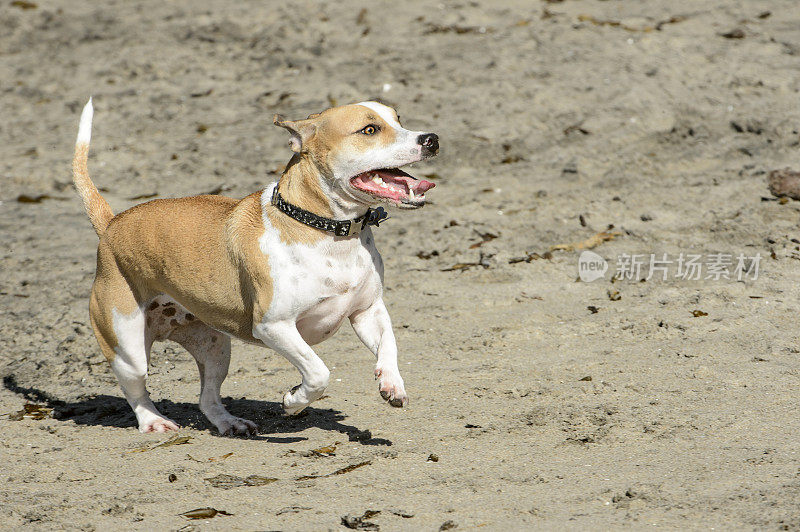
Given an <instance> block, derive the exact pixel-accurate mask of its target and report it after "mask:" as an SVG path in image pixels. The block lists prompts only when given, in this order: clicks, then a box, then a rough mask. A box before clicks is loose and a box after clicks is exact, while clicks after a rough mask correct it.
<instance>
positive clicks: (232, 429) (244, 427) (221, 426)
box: [215, 416, 258, 436]
mask: <svg viewBox="0 0 800 532" xmlns="http://www.w3.org/2000/svg"><path fill="white" fill-rule="evenodd" d="M215 424H216V425H217V430H219V433H220V434H222V435H223V436H255V435H256V434H258V425H256V424H255V423H253V422H252V421H250V420H249V419H243V418H240V417H234V416H230V417H229V418H226V419H223V420H221V421H218V422H217V423H215Z"/></svg>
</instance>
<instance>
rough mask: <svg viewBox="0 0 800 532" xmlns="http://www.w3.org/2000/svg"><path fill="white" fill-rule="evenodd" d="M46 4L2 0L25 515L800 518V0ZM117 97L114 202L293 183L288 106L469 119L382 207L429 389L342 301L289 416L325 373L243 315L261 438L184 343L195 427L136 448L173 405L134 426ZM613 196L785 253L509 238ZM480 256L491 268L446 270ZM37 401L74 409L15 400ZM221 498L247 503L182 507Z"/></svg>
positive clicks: (640, 233)
mask: <svg viewBox="0 0 800 532" xmlns="http://www.w3.org/2000/svg"><path fill="white" fill-rule="evenodd" d="M33 1H35V2H36V3H37V4H38V6H37V7H35V8H31V9H22V7H23V4H24V2H13V3H12V2H10V1H8V0H3V2H2V5H0V28H2V29H1V30H0V91H1V93H2V96H0V117H2V120H0V179H1V180H2V181H0V200H2V204H0V272H1V273H0V376H2V377H3V386H2V387H0V413H2V414H4V415H2V416H0V464H2V466H1V467H0V482H1V483H2V488H0V527H2V528H4V529H19V528H20V527H23V526H25V527H27V528H29V529H33V530H72V529H81V530H112V529H118V530H119V529H135V530H154V529H155V530H177V529H181V527H186V526H194V527H197V528H199V529H202V530H214V529H220V530H222V529H226V530H227V529H241V530H264V529H282V530H325V529H334V530H336V529H341V528H343V525H342V524H341V518H342V516H344V515H347V514H351V515H355V516H361V515H362V514H363V513H364V512H365V511H367V510H375V511H379V512H380V513H379V514H377V515H375V516H372V517H368V518H367V519H366V521H368V522H371V523H375V524H377V525H379V526H380V529H381V530H400V529H403V530H438V529H439V527H440V526H442V525H443V524H444V523H446V522H448V521H449V522H451V523H452V524H454V525H456V526H457V527H458V529H459V530H471V529H476V528H481V529H483V530H505V529H522V528H545V529H555V528H569V529H581V528H587V527H595V528H604V529H608V528H612V529H619V528H636V529H638V528H645V527H650V526H652V525H656V526H660V527H663V528H698V529H701V528H702V529H708V528H710V527H715V528H717V527H719V528H738V529H764V528H766V529H776V528H790V529H796V528H798V527H800V508H799V507H798V500H800V478H799V477H798V469H799V468H800V461H798V458H800V455H798V454H796V453H798V452H800V447H798V443H797V442H798V433H800V421H799V420H798V418H799V416H798V401H797V399H798V397H797V395H798V392H797V390H798V378H799V376H800V355H799V354H798V347H800V346H799V345H798V338H797V321H798V295H800V294H799V292H800V290H799V289H798V286H799V284H798V283H799V282H800V274H798V265H799V264H798V260H799V259H800V252H798V240H797V239H798V238H800V229H799V228H798V217H799V216H800V204H799V203H798V202H795V201H790V202H786V203H780V202H778V201H774V199H772V200H770V201H767V200H763V199H762V198H765V197H769V192H768V190H767V188H766V184H765V177H766V174H767V173H768V172H769V171H770V170H772V169H775V168H783V167H786V166H790V167H794V168H798V167H799V166H800V146H798V140H799V139H800V136H799V135H798V130H799V129H800V94H799V93H798V91H799V90H800V77H799V75H800V63H799V62H798V57H799V56H800V10H798V8H797V4H796V2H795V1H793V0H783V1H781V0H772V1H756V0H753V1H744V0H708V1H703V2H698V1H693V0H677V1H673V2H663V1H661V0H639V1H627V2H623V1H617V0H612V1H589V0H587V1H580V0H565V1H563V2H558V1H551V2H539V1H533V0H531V1H516V2H515V1H508V2H491V3H490V2H470V1H444V2H441V3H436V2H433V3H432V2H421V1H412V2H386V3H378V2H374V3H372V2H370V3H366V2H355V1H350V0H345V1H342V2H335V3H334V2H330V3H323V2H309V1H302V0H300V1H297V2H266V1H264V2H257V1H233V0H227V1H219V0H218V1H210V0H201V1H193V2H190V1H188V0H181V1H172V2H160V1H119V0H118V1H108V2H76V1H72V2H70V1H67V0H33ZM12 4H15V5H12ZM365 6H366V7H365ZM362 9H363V11H362ZM360 13H361V14H360ZM736 29H739V30H741V33H738V32H734V33H730V32H732V31H733V30H736ZM726 33H727V34H728V37H725V36H723V35H722V34H726ZM739 36H741V37H742V38H730V37H739ZM384 84H387V85H386V87H385V88H387V89H388V91H385V90H384ZM90 94H92V95H94V97H95V104H96V114H95V129H94V137H93V144H92V156H91V160H90V169H91V172H92V176H93V178H94V179H95V181H96V183H97V184H98V185H99V186H101V187H103V188H104V190H105V192H104V194H105V195H106V196H107V197H108V198H109V200H110V202H111V204H112V206H113V207H114V209H115V211H121V210H123V209H125V208H127V207H129V206H131V205H133V204H135V203H137V202H139V201H142V200H141V199H132V198H134V197H136V196H141V195H145V194H157V195H158V197H172V196H181V195H191V194H197V193H203V192H208V191H213V190H217V191H219V190H222V191H223V193H225V194H227V195H231V196H234V197H242V196H244V195H246V194H248V193H251V192H253V191H255V190H258V189H259V188H261V187H263V186H264V185H265V184H266V183H268V182H270V181H272V180H274V179H275V178H276V171H278V170H280V169H281V168H282V165H283V164H285V162H286V161H287V160H288V157H289V152H288V150H287V148H286V140H287V139H286V136H285V132H283V131H282V130H279V129H278V128H275V127H274V126H272V124H271V118H272V115H273V113H276V112H281V113H283V114H286V115H287V116H288V117H290V118H297V117H304V116H306V115H307V114H309V113H311V112H316V111H319V110H321V109H323V108H325V107H328V106H330V105H331V104H334V103H339V104H341V103H347V102H354V101H360V100H363V99H366V98H372V97H380V98H382V99H384V100H385V101H387V102H388V103H390V104H392V105H394V106H396V107H397V108H398V109H399V112H400V114H401V116H402V118H403V120H404V122H405V123H406V124H407V125H408V126H410V127H413V128H418V129H423V128H424V129H427V130H433V131H436V132H437V133H439V135H440V136H441V143H442V151H441V155H440V156H439V157H438V158H436V159H434V160H432V161H431V162H429V163H426V164H424V165H422V166H417V167H416V168H415V170H414V172H415V173H416V174H418V175H420V176H424V175H429V174H434V176H433V178H434V179H435V181H436V183H437V185H438V186H437V188H436V189H435V190H434V191H433V192H431V193H430V198H431V199H432V200H433V204H432V205H429V206H428V207H426V208H425V209H422V210H419V211H415V212H395V213H393V217H392V219H391V220H390V221H388V222H387V223H386V224H384V225H383V226H382V227H381V228H380V230H379V231H378V232H377V240H378V244H379V248H380V249H381V251H382V253H383V255H384V259H385V262H386V265H387V274H386V300H387V305H388V307H389V309H390V312H391V314H392V317H393V320H394V324H395V328H396V334H397V337H398V341H399V345H400V352H401V354H400V359H401V368H402V371H403V374H404V377H405V381H406V386H407V389H408V391H409V395H410V399H411V403H410V405H409V407H408V408H405V409H402V410H400V409H393V408H390V407H389V406H387V405H386V404H385V403H384V402H383V401H382V400H381V399H380V397H379V395H378V392H377V388H376V385H375V382H374V381H373V380H372V366H373V361H372V358H371V355H370V354H369V353H368V352H367V350H366V349H365V348H364V347H363V346H361V345H359V342H358V340H357V339H356V337H355V335H354V334H353V333H352V332H351V331H349V330H344V329H343V330H342V331H341V332H340V333H339V334H338V335H337V336H336V337H335V338H333V339H332V340H329V341H328V342H326V343H324V344H322V345H320V346H319V348H318V352H319V353H320V355H321V356H322V358H323V359H324V360H325V361H326V362H327V364H328V365H329V366H330V367H331V369H332V383H331V386H330V388H329V389H328V392H327V396H326V397H325V398H324V399H323V400H321V401H320V402H319V403H316V404H315V405H314V407H313V408H309V409H308V413H307V415H304V416H302V417H300V418H297V419H286V418H283V417H281V416H280V408H279V401H280V397H281V395H282V394H283V393H284V392H285V391H286V390H287V389H288V388H289V387H291V386H293V385H295V384H297V383H298V382H299V381H298V374H297V372H296V371H295V370H294V369H293V368H292V367H291V366H290V365H289V364H288V363H287V362H286V361H285V360H284V359H282V358H280V357H279V356H277V355H275V354H274V353H272V352H270V351H268V350H265V349H259V348H257V347H253V346H248V345H244V344H242V343H240V342H236V343H235V344H234V354H233V363H232V368H231V373H230V375H229V377H228V380H227V381H226V383H225V385H224V387H223V396H224V397H227V398H228V399H226V401H227V403H228V405H229V407H230V409H231V411H232V412H234V413H235V414H238V415H242V416H245V417H248V418H251V419H253V420H255V421H256V422H257V423H258V424H259V427H260V431H261V435H260V436H259V437H258V438H255V439H249V440H246V439H230V438H223V437H220V436H218V435H217V434H216V433H215V431H214V430H212V428H211V427H210V424H209V423H208V422H207V421H206V420H205V419H204V418H203V417H202V415H201V414H200V413H199V411H198V410H197V407H196V400H197V393H198V390H199V382H198V376H197V370H196V368H195V364H194V361H193V360H192V359H191V358H190V357H189V355H188V354H186V353H185V352H184V351H182V350H181V349H179V348H178V347H177V346H176V345H172V344H163V345H160V346H157V348H156V349H155V351H154V353H153V357H152V373H151V378H150V379H149V387H150V389H151V391H152V393H153V397H154V399H155V400H156V402H157V404H158V406H159V408H160V409H161V410H162V412H164V413H166V414H167V415H169V416H170V417H172V418H173V419H175V420H177V421H178V422H180V423H181V424H182V425H183V426H184V428H183V429H182V430H181V432H180V434H181V435H183V436H189V437H191V440H189V441H188V443H187V444H184V445H178V446H169V447H157V448H153V449H151V450H148V451H145V452H132V451H135V450H137V449H139V448H141V446H143V445H148V446H149V447H148V449H150V448H151V447H153V446H155V445H156V444H158V443H159V442H163V441H165V440H166V439H167V436H164V435H142V434H139V432H138V431H137V430H136V429H135V426H134V417H133V415H132V413H131V412H130V410H129V408H128V406H127V404H126V403H125V401H124V400H123V399H122V398H121V392H120V389H119V387H118V386H117V384H116V382H115V379H114V377H113V375H112V374H111V372H110V370H109V368H108V366H107V364H106V363H105V362H104V360H103V358H102V356H101V355H100V352H99V349H98V348H97V346H96V343H95V339H94V337H93V336H92V333H91V330H90V327H89V325H88V311H87V301H88V299H87V298H88V293H89V289H90V286H91V282H92V278H93V274H94V253H95V246H96V237H95V235H94V233H93V231H92V229H91V227H90V225H89V222H88V220H87V219H86V217H85V215H84V213H83V209H82V206H81V204H80V201H79V199H78V198H77V196H76V195H75V193H74V191H73V190H72V188H71V184H70V173H69V162H70V158H71V153H72V146H73V142H74V138H75V133H76V127H77V121H78V113H79V110H80V107H81V106H82V105H83V103H84V102H85V100H86V99H87V97H88V96H89V95H90ZM220 187H221V188H220ZM23 194H24V195H28V196H32V197H37V196H39V195H45V197H44V198H41V201H40V202H39V203H21V202H19V201H17V198H18V197H19V196H20V195H23ZM611 224H613V225H614V229H613V231H619V232H621V233H622V234H621V235H619V236H618V237H617V238H615V239H614V240H611V241H608V242H604V243H602V244H600V245H599V246H597V247H596V248H594V251H595V252H597V253H599V254H600V255H601V256H603V257H605V258H606V259H609V261H610V262H611V270H613V269H614V267H615V262H616V259H617V257H619V256H620V255H621V254H625V253H627V254H645V255H649V254H651V253H659V254H661V253H668V254H669V255H670V256H672V257H675V256H678V255H679V254H680V253H697V254H702V255H703V256H704V257H705V256H707V255H708V254H710V253H730V254H739V253H743V254H745V255H748V256H754V255H756V254H757V253H758V254H760V255H761V256H762V257H763V260H762V261H761V263H760V272H759V273H760V275H759V277H758V279H756V280H753V279H748V280H747V281H745V282H737V281H735V280H719V281H713V280H699V281H690V280H683V279H680V278H677V279H676V278H674V277H670V278H669V279H668V280H666V281H663V280H661V279H660V278H653V279H650V280H649V281H646V282H635V281H629V280H627V281H619V282H616V283H613V284H612V283H611V281H610V277H611V273H612V272H611V271H610V272H609V274H608V275H607V276H606V278H605V280H598V281H595V282H593V283H583V282H576V278H577V273H578V270H577V255H578V253H577V252H576V251H564V250H558V251H554V252H553V253H552V258H550V259H547V258H541V259H537V258H535V257H534V259H533V260H531V261H530V262H525V261H523V262H516V263H513V264H512V263H510V259H514V258H515V257H524V256H528V255H527V254H529V253H538V254H539V255H543V254H545V252H547V251H548V250H550V249H551V248H552V247H553V246H556V245H559V244H564V243H570V242H579V241H582V240H585V239H587V238H589V237H591V236H592V235H594V234H596V233H597V232H599V231H601V230H604V229H606V228H607V227H608V226H609V225H611ZM487 233H491V234H492V235H496V236H497V238H495V239H492V240H488V241H487V242H485V243H484V244H483V245H481V246H480V247H475V246H474V244H476V243H478V242H480V241H482V240H483V239H484V237H481V236H480V235H481V234H487ZM485 238H486V239H488V238H489V237H488V236H487V237H485ZM459 263H479V265H477V266H471V267H469V268H466V269H457V270H454V271H443V270H446V269H448V268H450V267H452V266H454V265H457V264H459ZM615 292H619V294H618V296H619V297H617V296H616V295H614V293H615ZM609 294H612V295H614V297H613V299H615V300H612V298H611V297H609ZM588 307H595V310H596V312H595V313H593V312H592V311H591V310H590V309H589V308H588ZM695 310H701V311H703V312H705V313H707V315H705V316H699V317H694V316H693V314H692V312H693V311H695ZM588 377H591V380H588ZM26 401H30V402H32V403H36V404H41V405H46V406H49V407H50V408H53V409H54V411H53V416H54V417H45V419H39V420H37V419H28V418H26V419H23V420H21V421H14V420H13V417H14V416H13V415H12V416H8V415H5V414H7V413H14V412H17V411H19V410H20V409H21V408H22V407H23V405H24V404H25V402H26ZM334 442H339V443H337V444H336V449H335V455H334V456H315V455H313V453H309V452H308V451H310V450H312V449H317V448H320V447H323V446H327V445H331V444H334ZM229 453H232V454H230V455H229V456H227V457H226V458H220V457H224V456H225V455H228V454H229ZM431 454H435V455H437V456H438V462H433V461H430V460H429V455H431ZM189 456H191V458H190V457H189ZM211 458H219V459H217V460H214V461H211V460H210V459H211ZM364 462H367V464H366V465H363V466H362V467H359V468H357V469H354V470H352V471H349V472H346V473H343V474H340V475H331V476H326V477H322V478H316V479H301V478H302V477H304V476H314V475H327V474H329V473H333V472H335V471H337V470H340V469H342V468H346V467H347V466H351V465H357V464H361V463H364ZM219 474H226V475H234V476H238V477H242V478H244V477H248V476H250V475H260V476H263V477H270V478H276V479H278V480H277V481H275V482H273V483H270V484H267V485H264V486H240V487H233V488H231V489H223V488H219V487H214V486H212V485H211V484H210V483H209V482H208V481H206V480H205V479H207V478H211V477H214V476H216V475H219ZM170 475H174V477H173V478H174V481H172V482H170V481H169V478H171V477H170ZM201 507H213V508H216V509H218V510H223V511H226V512H229V513H231V514H233V515H231V516H217V517H215V518H213V519H203V520H198V521H188V520H187V519H185V518H184V517H181V516H179V514H181V513H182V512H186V511H188V510H192V509H195V508H201ZM393 510H394V512H393ZM398 514H404V515H407V516H410V515H413V517H402V516H401V515H398Z"/></svg>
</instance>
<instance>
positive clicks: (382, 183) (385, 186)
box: [378, 181, 389, 188]
mask: <svg viewBox="0 0 800 532" xmlns="http://www.w3.org/2000/svg"><path fill="white" fill-rule="evenodd" d="M378 184H379V185H380V186H381V188H389V185H387V184H386V183H384V182H383V181H381V182H380V183H378Z"/></svg>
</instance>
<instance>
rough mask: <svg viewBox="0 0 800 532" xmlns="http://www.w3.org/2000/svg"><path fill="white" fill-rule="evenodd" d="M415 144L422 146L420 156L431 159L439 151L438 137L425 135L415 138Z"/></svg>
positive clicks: (430, 134) (429, 134)
mask: <svg viewBox="0 0 800 532" xmlns="http://www.w3.org/2000/svg"><path fill="white" fill-rule="evenodd" d="M417 144H419V145H420V146H422V156H423V157H432V156H434V155H436V153H437V152H438V151H439V135H437V134H436V133H425V134H423V135H420V136H419V137H417Z"/></svg>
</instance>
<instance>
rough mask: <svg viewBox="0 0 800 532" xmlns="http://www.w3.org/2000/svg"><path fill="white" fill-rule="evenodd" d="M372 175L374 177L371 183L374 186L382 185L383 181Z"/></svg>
mask: <svg viewBox="0 0 800 532" xmlns="http://www.w3.org/2000/svg"><path fill="white" fill-rule="evenodd" d="M372 175H373V176H374V177H373V178H372V181H373V183H375V184H376V185H383V184H384V182H383V179H381V178H380V177H379V176H377V175H375V174H372Z"/></svg>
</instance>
